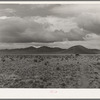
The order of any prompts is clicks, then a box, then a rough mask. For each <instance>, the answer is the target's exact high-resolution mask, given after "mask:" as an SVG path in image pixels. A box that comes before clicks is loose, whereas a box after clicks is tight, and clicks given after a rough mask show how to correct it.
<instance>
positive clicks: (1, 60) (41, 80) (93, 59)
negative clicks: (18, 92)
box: [0, 54, 100, 88]
mask: <svg viewBox="0 0 100 100" xmlns="http://www.w3.org/2000/svg"><path fill="white" fill-rule="evenodd" d="M0 88H100V55H96V54H88V55H86V54H76V55H75V54H69V55H13V54H12V55H0Z"/></svg>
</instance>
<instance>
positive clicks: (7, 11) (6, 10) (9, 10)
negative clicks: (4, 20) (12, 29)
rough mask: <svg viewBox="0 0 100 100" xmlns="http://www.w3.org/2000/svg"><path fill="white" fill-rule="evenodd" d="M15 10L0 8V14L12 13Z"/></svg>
mask: <svg viewBox="0 0 100 100" xmlns="http://www.w3.org/2000/svg"><path fill="white" fill-rule="evenodd" d="M14 13H15V10H14V9H11V8H5V9H0V16H6V15H8V16H10V15H14Z"/></svg>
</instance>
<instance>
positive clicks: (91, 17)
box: [76, 13, 100, 35]
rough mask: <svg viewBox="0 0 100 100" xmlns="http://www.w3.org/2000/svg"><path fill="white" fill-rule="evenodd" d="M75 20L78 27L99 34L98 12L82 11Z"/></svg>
mask: <svg viewBox="0 0 100 100" xmlns="http://www.w3.org/2000/svg"><path fill="white" fill-rule="evenodd" d="M76 20H77V24H78V26H79V27H80V28H83V29H84V30H87V31H90V32H91V33H96V34H99V35H100V13H84V14H81V15H79V16H78V17H77V19H76Z"/></svg>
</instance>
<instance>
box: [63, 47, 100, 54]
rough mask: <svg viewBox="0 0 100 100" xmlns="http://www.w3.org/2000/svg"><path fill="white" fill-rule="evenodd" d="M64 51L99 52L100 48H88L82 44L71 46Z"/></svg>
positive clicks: (71, 52) (76, 52)
mask: <svg viewBox="0 0 100 100" xmlns="http://www.w3.org/2000/svg"><path fill="white" fill-rule="evenodd" d="M62 53H65V54H66V53H67V54H98V53H100V50H98V49H88V48H86V47H83V46H81V45H77V46H73V47H70V48H69V49H66V50H64V51H62Z"/></svg>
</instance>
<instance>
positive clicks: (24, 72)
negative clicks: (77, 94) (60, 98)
mask: <svg viewBox="0 0 100 100" xmlns="http://www.w3.org/2000/svg"><path fill="white" fill-rule="evenodd" d="M0 88H32V89H33V88H36V89H37V88H43V89H45V88H50V89H52V88H58V89H64V88H65V89H69V88H75V89H77V88H80V89H82V88H86V89H87V88H88V89H89V88H90V89H91V88H100V3H99V4H89V3H88V4H86V3H85V4H62V3H61V4H49V3H48V4H38V3H37V4H31V3H30V4H23V3H19V4H10V3H8V4H3V3H2V4H1V3H0Z"/></svg>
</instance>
